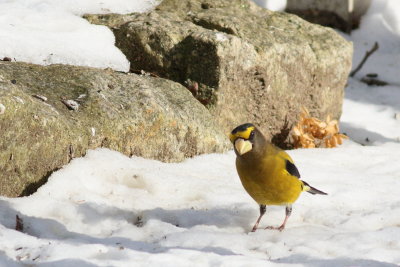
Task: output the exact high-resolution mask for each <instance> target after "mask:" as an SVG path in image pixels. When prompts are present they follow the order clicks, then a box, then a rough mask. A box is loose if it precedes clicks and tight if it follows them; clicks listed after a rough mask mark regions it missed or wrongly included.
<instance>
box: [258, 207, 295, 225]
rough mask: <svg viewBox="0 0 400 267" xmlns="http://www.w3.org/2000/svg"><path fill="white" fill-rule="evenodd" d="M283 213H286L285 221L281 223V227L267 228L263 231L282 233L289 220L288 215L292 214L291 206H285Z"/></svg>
mask: <svg viewBox="0 0 400 267" xmlns="http://www.w3.org/2000/svg"><path fill="white" fill-rule="evenodd" d="M285 212H286V216H285V220H284V221H283V223H282V225H281V226H279V227H273V226H268V227H266V228H265V229H272V230H279V231H282V230H283V229H285V225H286V222H287V220H288V219H289V216H290V214H292V205H287V206H286V210H285Z"/></svg>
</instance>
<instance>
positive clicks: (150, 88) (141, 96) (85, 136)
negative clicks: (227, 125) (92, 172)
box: [0, 62, 230, 196]
mask: <svg viewBox="0 0 400 267" xmlns="http://www.w3.org/2000/svg"><path fill="white" fill-rule="evenodd" d="M38 96H40V97H38ZM66 103H67V104H66ZM0 104H1V106H2V107H3V108H2V113H1V114H0V162H1V165H0V181H1V183H0V195H5V196H18V195H26V194H29V193H31V192H32V191H34V190H35V189H36V188H37V187H38V186H39V185H41V184H42V183H44V182H45V181H46V178H47V176H48V175H49V174H50V173H51V172H52V171H53V170H55V169H57V168H60V167H62V166H63V165H64V164H66V163H68V162H69V161H70V160H71V159H72V158H74V157H79V156H82V155H84V154H85V152H86V151H87V149H93V148H97V147H107V148H111V149H114V150H118V151H120V152H122V153H124V154H126V155H137V156H143V157H146V158H153V159H158V160H162V161H166V162H171V161H181V160H183V159H185V158H187V157H192V156H194V155H198V154H201V153H211V152H222V151H225V150H227V149H228V148H230V145H229V143H228V140H227V137H226V136H225V134H224V133H222V131H221V130H220V129H219V128H218V127H217V126H216V124H215V123H213V118H212V116H211V115H210V113H209V111H208V110H207V109H206V108H205V107H204V106H203V105H201V104H200V103H199V102H198V101H197V100H195V99H194V98H193V97H192V95H191V94H190V92H189V91H188V90H187V89H186V88H184V87H183V86H181V85H180V84H178V83H175V82H172V81H169V80H165V79H161V78H154V77H150V76H148V75H144V76H140V75H136V74H125V73H118V72H114V71H109V70H99V69H94V68H85V67H74V66H67V65H52V66H47V67H43V66H38V65H32V64H26V63H10V62H0ZM68 105H71V107H69V106H68Z"/></svg>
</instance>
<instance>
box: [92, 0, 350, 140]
mask: <svg viewBox="0 0 400 267" xmlns="http://www.w3.org/2000/svg"><path fill="white" fill-rule="evenodd" d="M116 16H117V15H115V14H114V15H113V16H112V18H113V19H112V21H113V22H112V23H111V24H112V27H113V29H114V33H115V35H116V44H117V46H118V47H119V48H120V49H121V50H122V51H123V52H124V53H125V55H126V56H127V58H128V59H129V60H130V62H131V69H132V71H140V70H142V69H143V70H146V71H149V72H153V73H156V74H157V75H160V76H162V77H166V78H168V79H172V80H174V81H177V82H179V83H181V84H183V85H185V86H186V87H187V88H188V89H189V90H190V91H191V92H192V94H193V95H194V96H195V97H196V98H197V99H198V100H199V101H200V102H201V103H203V104H204V105H205V106H207V107H208V108H209V110H210V111H211V113H212V114H213V115H214V118H215V120H216V121H217V122H218V124H219V125H221V127H223V128H224V129H225V131H229V130H230V129H232V128H233V127H234V126H236V125H238V124H240V123H244V122H253V123H255V124H257V125H259V126H260V128H261V129H262V130H263V131H264V132H265V133H267V134H268V135H269V137H271V138H272V139H273V141H274V142H275V143H276V144H278V145H281V146H284V145H285V143H286V142H287V136H288V133H289V130H290V128H291V126H292V125H293V124H294V123H296V122H297V120H298V118H299V114H300V111H301V107H302V106H304V107H306V108H307V109H308V110H309V111H310V113H311V115H313V116H316V117H318V118H322V119H324V118H325V116H326V115H328V114H330V115H331V116H332V117H333V118H335V119H338V118H339V117H340V115H341V108H342V101H343V94H344V91H343V90H344V86H345V83H346V81H347V77H348V74H349V71H350V68H351V58H352V44H351V43H349V42H347V41H346V40H345V39H343V38H342V37H341V36H340V35H339V34H337V33H336V32H335V31H333V30H332V29H329V28H324V27H321V26H319V25H314V24H311V23H308V22H306V21H304V20H302V19H300V18H299V17H297V16H295V15H291V14H286V13H281V12H272V11H269V10H266V9H263V8H261V7H258V6H257V5H256V4H254V3H253V2H251V1H245V0H233V1H226V0H185V1H182V0H164V1H163V2H162V3H161V4H160V5H159V6H158V7H157V8H156V9H155V10H153V11H151V12H149V13H145V14H129V15H127V16H128V17H125V18H127V19H125V20H124V19H123V18H119V20H117V19H116ZM124 16H125V15H122V17H124ZM86 17H87V18H88V19H89V20H90V21H93V22H95V21H96V18H97V15H92V16H90V15H87V16H86ZM126 20H132V21H131V22H128V23H125V24H122V25H121V24H119V23H116V21H119V22H121V21H126ZM102 23H103V24H105V25H107V21H106V20H103V21H102Z"/></svg>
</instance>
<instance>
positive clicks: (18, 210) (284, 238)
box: [0, 0, 400, 267]
mask: <svg viewBox="0 0 400 267" xmlns="http://www.w3.org/2000/svg"><path fill="white" fill-rule="evenodd" d="M55 3H57V5H56V4H55ZM111 3H112V5H111ZM135 3H136V4H137V2H134V1H127V0H126V1H124V0H119V1H118V2H117V1H111V0H110V1H102V2H97V1H72V2H71V1H55V0H53V1H44V0H41V1H39V0H36V1H32V0H31V1H22V0H21V1H0V13H1V16H0V21H1V24H0V26H1V27H0V36H1V37H0V46H1V48H0V53H3V51H5V50H7V49H9V50H7V51H12V52H13V55H16V54H17V53H16V51H18V47H20V48H21V47H23V45H22V44H20V43H19V42H26V43H28V44H29V47H30V50H31V51H29V53H30V56H31V57H32V59H33V58H36V59H40V58H43V57H42V56H43V55H46V53H48V51H47V50H46V51H47V52H46V51H44V50H42V47H44V45H43V43H39V42H38V43H35V42H34V40H35V38H36V37H37V36H38V35H43V37H46V36H47V39H46V40H47V41H48V44H49V45H48V46H47V47H48V48H49V47H57V45H56V44H57V43H58V42H59V41H60V40H61V39H64V41H65V40H66V39H68V38H66V39H65V38H64V37H65V36H64V34H66V33H70V34H72V35H73V34H75V33H77V32H79V34H82V32H84V33H83V34H82V35H81V37H78V35H79V34H78V35H77V36H76V37H77V39H75V41H76V42H72V43H73V45H75V44H77V45H78V46H79V45H82V46H84V47H85V49H88V50H90V49H93V50H97V48H98V47H100V46H104V47H108V48H109V50H105V48H104V49H103V50H102V56H103V59H104V58H106V59H107V60H109V59H110V58H111V57H113V55H114V56H115V54H113V53H114V52H115V50H113V49H115V47H114V48H112V42H111V41H110V40H111V39H112V38H111V33H110V32H109V33H106V32H107V31H106V29H105V28H102V27H101V26H93V25H90V24H87V23H85V22H84V21H82V20H81V19H79V17H77V15H79V14H82V13H85V12H88V11H91V12H101V11H104V12H106V11H107V10H105V9H110V10H113V11H115V12H128V11H132V9H134V8H138V9H140V8H143V10H144V9H146V8H149V6H147V5H146V6H144V5H143V6H142V5H140V4H137V5H136V6H134V5H135ZM146 3H148V2H146ZM5 7H7V8H8V12H6V11H5V10H4V8H5ZM55 7H57V9H59V12H60V16H56V15H54V13H52V14H53V15H52V17H51V16H50V15H49V16H41V15H40V12H45V13H46V12H48V10H50V9H56V8H55ZM80 8H81V9H80ZM399 12H400V3H399V2H398V1H397V0H386V1H384V0H380V1H379V0H375V1H373V6H372V8H371V9H370V11H369V13H368V14H367V16H365V18H364V19H363V21H362V24H361V29H359V30H357V31H354V32H353V33H352V34H351V36H345V37H346V38H348V39H349V40H352V41H354V46H355V49H356V51H355V55H354V65H357V64H358V62H359V61H360V60H361V58H362V57H363V55H364V53H365V51H366V50H369V49H370V48H371V47H372V45H373V43H374V42H375V41H379V44H380V49H379V50H378V51H377V52H376V53H374V54H373V55H372V56H371V57H370V59H369V60H368V61H367V63H366V64H365V66H364V67H363V69H362V70H361V71H360V72H359V73H358V74H357V75H356V77H354V78H351V79H349V82H348V86H347V88H346V97H345V100H344V106H343V116H342V121H341V127H342V131H343V132H346V133H347V134H348V135H349V136H350V137H351V139H352V141H346V142H345V144H344V145H342V146H341V147H338V148H334V149H299V150H292V151H289V152H288V153H289V154H290V155H291V156H292V157H293V158H294V160H295V162H296V165H297V166H298V168H299V170H300V173H301V174H302V178H303V179H304V180H305V181H307V182H308V183H310V184H311V185H313V186H315V187H316V188H318V189H321V190H323V191H326V192H327V193H328V194H329V195H327V196H318V195H317V196H313V195H310V194H303V195H302V196H301V197H300V198H299V200H298V201H297V202H296V203H295V205H294V208H293V213H292V216H291V217H290V219H289V221H288V224H287V228H286V229H285V230H284V231H283V232H278V231H272V230H263V229H262V228H261V229H259V230H258V231H257V232H255V233H249V230H250V229H251V227H252V225H253V224H254V222H255V220H256V219H257V216H258V207H257V205H256V203H255V202H254V201H253V200H252V199H251V198H250V197H249V196H248V195H247V194H246V192H245V191H244V190H243V188H242V186H241V184H240V181H239V178H238V176H237V174H236V170H235V166H234V160H235V156H234V153H233V152H232V151H231V152H229V153H225V154H211V155H202V156H198V157H195V158H193V159H188V160H186V161H184V162H182V163H179V164H167V163H161V162H158V161H154V160H147V159H143V158H139V157H132V158H129V157H126V156H124V155H122V154H120V153H118V152H115V151H110V150H107V149H97V150H92V151H89V152H88V154H87V155H86V156H85V157H83V158H77V159H74V160H73V161H71V163H70V164H68V165H66V166H64V167H63V168H62V169H60V170H59V171H57V172H55V173H53V174H52V175H51V177H50V178H49V181H48V183H47V184H45V185H44V186H42V187H41V188H40V189H39V190H38V192H37V193H35V194H34V195H32V196H29V197H24V198H6V197H0V266H32V265H39V266H146V265H147V266H332V267H336V266H398V265H399V264H400V198H399V195H400V164H399V163H398V159H399V156H400V143H399V136H400V116H399V117H397V115H396V114H399V113H400V83H399V76H400V75H399V74H400V73H399V67H400V66H399V64H400V63H399V62H400V61H399V55H400V51H399V50H400V45H399V44H400V22H399V19H398V17H397V16H396V14H399ZM20 13H21V14H20ZM22 14H25V15H26V16H27V17H25V15H24V16H22ZM43 14H44V13H43ZM43 14H42V15H43ZM61 14H63V15H62V16H61ZM25 18H26V19H27V20H29V21H30V23H25V24H24V23H23V21H24V19H25ZM45 20H47V22H54V24H49V23H47V22H46V23H45ZM60 20H61V21H64V22H65V24H62V23H60ZM9 21H13V22H15V25H17V26H16V29H15V30H14V31H13V34H11V32H10V31H11V27H12V26H10V25H9V24H10V23H9ZM16 22H18V23H16ZM7 23H8V24H7ZM7 25H8V26H7ZM52 25H54V28H53V26H52ZM61 25H63V26H62V27H61ZM71 25H72V26H71ZM70 26H71V28H69V27H70ZM101 31H103V33H104V34H105V35H107V34H110V38H104V39H101V38H100V37H99V38H100V39H101V40H100V39H98V40H97V41H96V42H91V41H92V40H94V39H96V38H98V36H100V35H102V34H99V33H100V32H101ZM20 33H21V34H20ZM30 33H32V35H30ZM7 34H8V35H7ZM6 35H7V36H6ZM4 36H6V37H7V38H15V39H12V40H13V41H12V42H11V41H10V42H9V43H8V44H4V42H5V41H7V40H6V39H7V38H4ZM24 36H25V38H24ZM61 36H64V37H61ZM103 37H104V36H103ZM79 38H86V40H88V41H87V42H89V43H85V42H82V43H79V42H78V39H79ZM16 42H17V43H16ZM62 43H64V44H65V42H62ZM11 44H13V45H11ZM16 44H18V45H16ZM13 46H15V47H13ZM70 46H72V44H71V43H69V44H65V47H64V48H63V49H61V50H64V49H71V51H72V52H71V54H70V55H68V53H66V54H63V57H62V58H61V57H60V61H61V62H62V63H71V64H78V65H81V64H82V61H77V60H76V58H74V56H75V55H76V54H75V53H74V52H76V51H78V50H76V47H70ZM13 49H14V50H13ZM22 50H23V49H22ZM61 50H60V51H61ZM81 51H83V50H81ZM113 51H114V52H113ZM25 52H26V51H25ZM85 53H86V52H84V53H83V54H84V55H86V54H85ZM22 54H23V53H22V52H21V55H22ZM25 55H28V54H25ZM47 55H48V54H47ZM0 56H1V55H0ZM4 56H10V55H8V54H7V55H6V54H4ZM22 58H23V57H22V56H21V58H19V59H20V60H22ZM80 59H82V58H80ZM87 60H88V62H90V64H94V62H97V63H96V64H100V63H99V62H101V64H103V65H102V66H103V67H112V64H113V63H112V62H107V61H104V60H103V61H102V60H100V61H92V59H87ZM32 62H33V61H32ZM49 63H51V62H49ZM101 64H100V65H101ZM100 65H99V66H100ZM117 65H118V64H117ZM370 72H373V73H378V74H379V76H378V77H379V78H380V79H382V80H385V81H387V82H389V83H390V85H389V86H384V87H378V86H366V85H365V84H363V83H361V82H360V81H359V79H360V78H361V77H363V76H364V75H365V74H366V73H370ZM396 117H397V119H396ZM367 140H368V141H367ZM360 143H362V144H364V145H360ZM16 215H18V216H19V217H20V218H21V219H22V222H23V226H24V231H23V232H19V231H15V230H14V229H15V226H16ZM283 218H284V208H283V207H268V209H267V214H266V215H265V216H264V218H263V220H262V222H261V227H262V226H264V227H265V226H267V225H275V226H276V225H279V224H280V223H281V222H282V220H283Z"/></svg>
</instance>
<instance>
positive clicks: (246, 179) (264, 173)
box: [229, 123, 326, 232]
mask: <svg viewBox="0 0 400 267" xmlns="http://www.w3.org/2000/svg"><path fill="white" fill-rule="evenodd" d="M229 139H230V140H231V142H232V144H233V146H234V149H235V153H236V156H237V157H236V169H237V172H238V174H239V177H240V180H241V182H242V185H243V187H244V189H245V190H246V191H247V193H248V194H249V195H250V196H251V197H252V198H253V199H254V200H255V201H256V202H257V203H258V204H259V205H260V216H259V217H258V219H257V221H256V223H255V225H254V227H253V230H252V232H254V231H256V230H257V227H258V224H259V223H260V220H261V217H262V216H263V215H264V214H265V211H266V206H267V205H284V206H286V217H285V220H284V221H283V223H282V225H281V226H279V227H272V226H269V227H266V228H265V229H276V230H279V231H282V230H283V229H284V228H285V224H286V222H287V220H288V218H289V216H290V214H291V212H292V203H294V202H295V201H296V200H297V198H298V197H299V195H300V193H301V192H303V191H305V192H308V193H311V194H321V195H326V193H324V192H322V191H320V190H318V189H316V188H314V187H311V186H310V185H309V184H307V183H306V182H304V181H301V180H300V173H299V171H298V170H297V168H296V166H295V165H294V163H293V160H292V158H291V157H290V156H289V155H288V154H287V153H286V152H285V151H284V150H282V149H280V148H278V147H276V146H274V145H273V144H271V143H269V142H268V141H267V140H266V139H265V137H264V135H263V134H262V133H261V132H260V131H259V130H258V129H257V128H256V127H255V126H254V125H253V124H251V123H246V124H243V125H240V126H238V127H236V128H235V129H233V130H232V132H231V134H230V136H229Z"/></svg>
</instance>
